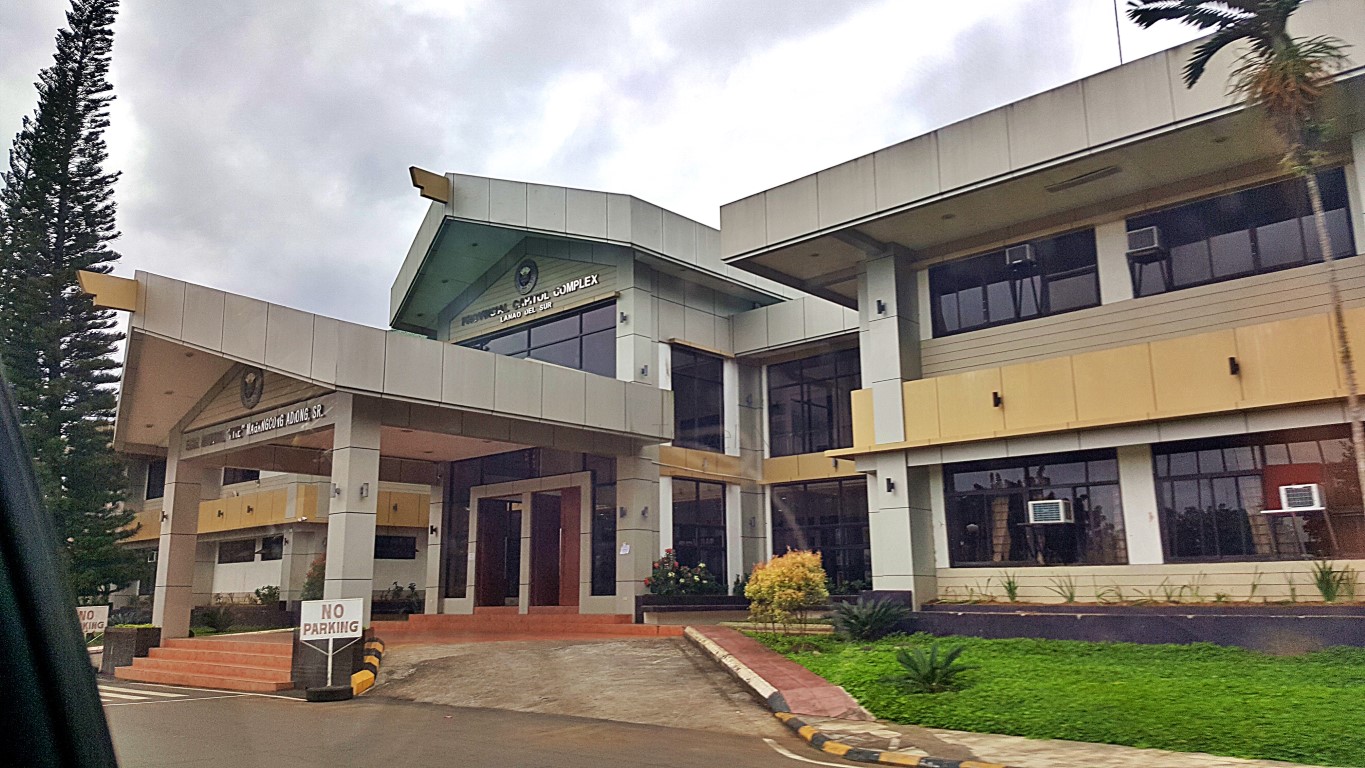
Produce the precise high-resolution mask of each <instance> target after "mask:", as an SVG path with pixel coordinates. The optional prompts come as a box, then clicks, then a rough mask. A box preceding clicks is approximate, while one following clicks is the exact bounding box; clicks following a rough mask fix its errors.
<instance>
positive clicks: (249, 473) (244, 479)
mask: <svg viewBox="0 0 1365 768" xmlns="http://www.w3.org/2000/svg"><path fill="white" fill-rule="evenodd" d="M260 479H261V471H260V470H259V469H239V468H237V467H223V485H233V484H235V483H251V482H255V481H257V480H260Z"/></svg>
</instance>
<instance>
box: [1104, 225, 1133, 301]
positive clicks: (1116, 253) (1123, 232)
mask: <svg viewBox="0 0 1365 768" xmlns="http://www.w3.org/2000/svg"><path fill="white" fill-rule="evenodd" d="M1095 266H1096V269H1097V271H1098V272H1099V277H1100V303H1101V304H1113V303H1114V302H1116V301H1123V300H1124V299H1131V298H1133V275H1132V273H1131V272H1130V271H1129V269H1128V220H1127V219H1119V220H1117V221H1108V222H1105V223H1103V224H1099V225H1097V226H1096V227H1095Z"/></svg>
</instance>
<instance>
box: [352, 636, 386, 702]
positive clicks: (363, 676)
mask: <svg viewBox="0 0 1365 768" xmlns="http://www.w3.org/2000/svg"><path fill="white" fill-rule="evenodd" d="M383 658H384V641H383V640H380V639H379V638H377V637H376V638H371V639H369V640H366V641H365V660H364V663H362V664H361V667H362V669H361V670H360V671H359V672H356V673H355V674H353V675H351V692H352V693H353V694H354V695H356V696H359V695H360V694H362V693H364V692H365V691H368V690H370V689H371V688H373V687H374V682H375V680H377V679H378V678H379V663H380V661H382V660H383Z"/></svg>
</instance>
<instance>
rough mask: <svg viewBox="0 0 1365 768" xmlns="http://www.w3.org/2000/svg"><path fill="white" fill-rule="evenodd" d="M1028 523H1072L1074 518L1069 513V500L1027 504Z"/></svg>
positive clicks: (1051, 500) (1050, 500)
mask: <svg viewBox="0 0 1365 768" xmlns="http://www.w3.org/2000/svg"><path fill="white" fill-rule="evenodd" d="M1028 521H1029V522H1030V523H1035V524H1036V523H1074V522H1076V517H1075V515H1073V514H1072V512H1071V500H1070V499H1046V500H1044V501H1030V502H1029V503H1028Z"/></svg>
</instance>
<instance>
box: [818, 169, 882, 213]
mask: <svg viewBox="0 0 1365 768" xmlns="http://www.w3.org/2000/svg"><path fill="white" fill-rule="evenodd" d="M815 181H816V187H817V190H818V193H819V215H820V226H821V227H828V226H831V225H833V224H838V223H840V222H844V221H848V220H850V219H856V218H858V217H859V216H866V215H868V214H870V213H872V212H873V211H874V210H876V207H877V190H876V179H875V177H874V174H873V160H872V156H871V155H864V156H862V157H860V158H857V159H856V160H850V161H848V162H846V163H841V164H839V165H836V166H834V167H833V168H829V169H827V170H823V171H820V172H819V173H817V174H816V175H815Z"/></svg>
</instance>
